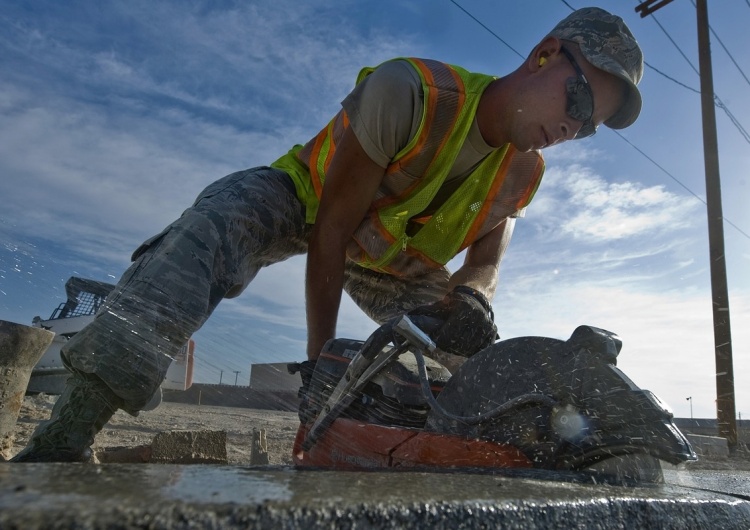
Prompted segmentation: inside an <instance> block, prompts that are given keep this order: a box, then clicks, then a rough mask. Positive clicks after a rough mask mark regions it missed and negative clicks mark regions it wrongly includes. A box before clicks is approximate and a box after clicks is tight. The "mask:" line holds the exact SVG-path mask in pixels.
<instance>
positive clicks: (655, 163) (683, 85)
mask: <svg viewBox="0 0 750 530" xmlns="http://www.w3.org/2000/svg"><path fill="white" fill-rule="evenodd" d="M560 1H561V2H562V3H563V4H565V5H566V6H567V7H569V8H570V9H571V11H575V8H573V7H572V6H571V5H570V4H569V3H568V2H567V1H566V0H560ZM746 1H747V2H748V5H750V0H746ZM450 2H451V3H452V4H453V5H455V6H456V7H458V8H459V9H460V10H461V11H463V12H464V13H466V15H468V16H469V18H471V19H472V20H474V21H475V22H476V23H477V24H479V25H480V26H482V27H483V28H484V29H485V30H487V31H488V32H489V33H490V34H492V35H493V36H494V37H495V38H496V39H498V40H499V41H500V42H502V43H503V44H504V45H505V46H507V47H508V48H509V49H511V50H512V51H514V52H515V53H516V54H517V55H518V56H519V57H521V58H522V59H523V58H524V56H523V55H521V53H519V52H518V51H517V50H516V49H515V48H513V47H512V46H511V45H510V44H508V43H507V42H505V41H504V40H503V39H502V38H500V36H498V35H497V34H496V33H495V32H494V31H492V30H491V29H490V28H488V27H487V26H486V25H484V24H483V23H482V22H481V21H480V20H479V19H477V18H476V17H475V16H474V15H472V14H471V13H470V12H469V11H467V10H466V9H464V7H463V6H461V5H460V4H459V3H458V2H457V1H456V0H450ZM651 18H652V19H653V20H654V21H655V22H656V23H657V24H659V27H660V28H662V31H663V32H664V33H665V34H666V35H667V37H668V38H669V40H670V41H672V43H673V44H674V45H675V47H676V48H677V50H678V51H679V52H680V53H681V54H682V56H683V57H685V60H686V61H687V62H688V64H690V66H691V67H692V68H693V70H695V67H694V66H693V64H692V63H691V62H690V59H688V58H687V56H686V55H685V54H684V53H683V52H682V50H681V49H680V47H679V46H678V45H677V43H676V42H675V41H674V40H673V39H672V37H671V36H670V35H669V34H668V33H667V31H666V30H665V29H664V28H663V27H662V25H661V24H660V23H659V22H658V21H657V20H656V18H655V17H654V16H652V17H651ZM644 62H645V61H644ZM646 64H647V65H648V63H646ZM648 66H650V67H651V68H652V69H654V70H655V71H657V72H658V73H660V74H661V75H663V76H664V77H666V78H667V79H670V80H672V81H674V82H675V83H677V84H679V85H681V86H682V87H684V88H687V89H688V90H691V91H693V92H696V93H697V94H700V91H698V90H695V89H693V88H690V87H689V86H687V85H685V84H683V83H680V82H679V81H677V80H675V79H673V78H671V77H669V76H668V75H666V74H665V73H663V72H661V71H659V70H657V69H656V68H654V67H653V66H651V65H648ZM696 72H697V73H698V75H699V76H700V73H699V72H698V71H697V70H696ZM714 104H715V105H716V106H717V107H719V108H721V109H722V110H723V111H724V112H726V113H727V116H729V119H730V120H731V121H732V123H733V124H734V125H735V127H737V128H738V130H739V131H740V133H741V134H742V135H743V136H744V137H745V139H746V140H747V141H748V143H750V135H748V133H747V131H745V129H744V128H743V127H742V126H741V125H740V124H739V122H738V121H737V119H736V118H735V117H734V115H732V114H731V112H730V111H729V109H728V108H727V106H726V105H724V103H723V102H721V100H720V99H719V98H718V96H716V94H714ZM613 132H614V133H615V134H617V136H619V137H620V138H622V139H623V140H624V141H625V142H626V143H627V144H628V145H630V146H631V147H632V148H633V149H635V150H636V151H637V152H638V153H640V154H641V156H643V157H644V158H646V160H648V161H649V162H651V163H652V164H654V165H655V166H656V167H657V168H659V169H660V170H661V171H662V172H663V173H664V174H666V175H667V176H668V177H669V178H671V179H672V180H674V181H675V182H676V183H677V184H679V185H680V186H681V187H682V188H684V189H685V190H686V191H687V192H688V193H690V194H691V195H692V196H693V197H695V198H697V199H698V200H699V201H701V202H702V203H703V204H706V201H705V200H704V199H702V198H701V197H700V196H699V195H697V194H696V193H695V192H694V191H692V190H691V189H690V188H689V187H687V186H686V185H685V184H683V183H682V182H681V181H680V180H679V179H678V178H677V177H675V176H674V175H672V174H671V173H670V172H669V171H667V170H666V169H665V168H664V167H663V166H661V165H660V164H658V163H657V162H656V160H654V159H653V158H651V157H650V156H648V155H647V154H646V153H645V152H644V151H643V150H642V149H640V148H639V147H637V146H636V145H635V144H634V143H632V142H631V141H630V140H628V139H627V138H625V137H624V136H623V135H622V134H621V133H620V132H619V131H616V130H614V129H613ZM724 221H725V222H726V223H727V224H728V225H730V226H732V227H733V228H735V229H736V230H737V231H738V232H739V233H740V234H742V235H743V236H745V237H746V238H748V239H750V235H748V234H747V233H746V232H745V231H743V230H742V229H740V228H739V227H738V226H737V225H735V224H734V223H733V222H731V221H730V220H729V219H727V218H726V217H724Z"/></svg>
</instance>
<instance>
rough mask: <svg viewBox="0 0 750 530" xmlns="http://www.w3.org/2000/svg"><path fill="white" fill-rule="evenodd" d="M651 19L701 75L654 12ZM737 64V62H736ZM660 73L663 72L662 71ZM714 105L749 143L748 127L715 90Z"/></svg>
mask: <svg viewBox="0 0 750 530" xmlns="http://www.w3.org/2000/svg"><path fill="white" fill-rule="evenodd" d="M693 7H695V3H693ZM651 19H652V20H653V21H654V22H656V25H657V26H659V28H660V29H661V30H662V32H663V33H664V35H666V36H667V38H668V39H669V41H670V42H671V43H672V44H673V45H674V47H675V48H677V51H678V52H680V55H682V57H683V58H684V59H685V60H686V61H687V63H688V64H689V65H690V68H692V69H693V71H694V72H695V73H696V74H698V77H700V75H701V74H700V72H699V71H698V69H697V68H696V67H695V66H694V65H693V63H692V62H691V61H690V59H689V58H688V56H687V55H685V52H683V51H682V48H680V46H679V45H678V44H677V43H676V42H675V40H674V39H673V38H672V36H671V35H670V34H669V32H668V31H667V30H666V29H665V28H664V26H662V25H661V22H659V20H658V19H657V18H656V15H653V14H652V15H651ZM709 27H710V26H709ZM711 31H712V32H713V29H712V30H711ZM713 33H714V34H715V32H713ZM722 46H724V44H723V43H722ZM724 49H725V50H726V47H725V48H724ZM726 51H727V54H729V51H728V50H726ZM729 57H730V58H731V59H732V61H734V58H733V57H732V56H731V55H729ZM735 64H737V63H736V62H735ZM737 68H739V65H737ZM740 72H741V73H742V75H743V76H744V75H745V74H744V72H742V70H741V69H740ZM660 73H661V72H660ZM667 77H668V76H667ZM669 79H671V78H669ZM746 79H747V78H746ZM675 82H676V81H675ZM678 84H680V85H682V83H678ZM682 86H686V85H682ZM698 93H699V94H700V92H698ZM714 105H715V106H716V107H718V108H720V109H721V110H723V111H724V113H725V114H726V115H727V116H728V117H729V121H730V122H731V123H732V125H734V127H735V128H736V129H737V130H738V131H739V133H740V135H742V138H743V139H744V140H745V141H746V142H747V143H750V134H748V132H747V130H746V129H745V128H744V127H743V126H742V124H741V123H740V121H739V120H738V119H737V118H736V117H735V116H734V114H732V111H730V110H729V107H728V106H727V105H726V104H724V102H723V101H722V100H721V98H720V97H719V96H718V95H717V94H716V92H715V91H714Z"/></svg>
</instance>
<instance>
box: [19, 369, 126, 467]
mask: <svg viewBox="0 0 750 530" xmlns="http://www.w3.org/2000/svg"><path fill="white" fill-rule="evenodd" d="M121 402H122V400H121V399H120V398H119V397H117V395H115V394H114V392H112V390H110V389H109V387H107V385H105V384H104V382H102V380H101V379H99V378H98V377H96V376H93V375H86V374H80V373H74V374H73V375H71V376H70V378H69V379H68V381H67V384H66V385H65V390H64V391H63V393H62V395H61V396H60V397H59V398H58V400H57V403H55V406H54V408H53V409H52V415H51V417H50V419H49V420H47V421H45V422H42V423H40V424H39V426H38V427H37V428H36V430H35V431H34V434H33V435H32V436H31V440H30V441H29V444H28V445H27V446H26V448H25V449H24V450H23V451H21V452H20V453H18V454H17V455H16V456H15V457H13V458H12V459H11V460H10V461H11V462H88V461H89V460H90V459H91V455H92V452H91V444H93V443H94V436H96V434H97V433H98V432H99V431H100V430H102V427H104V425H105V424H106V423H107V422H108V421H109V419H110V418H111V417H112V415H113V414H114V413H115V411H116V410H117V409H118V408H119V406H120V403H121Z"/></svg>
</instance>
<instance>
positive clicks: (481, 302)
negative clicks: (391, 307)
mask: <svg viewBox="0 0 750 530" xmlns="http://www.w3.org/2000/svg"><path fill="white" fill-rule="evenodd" d="M407 315H409V316H427V317H431V318H436V319H438V320H441V321H442V325H441V326H440V327H439V328H437V330H436V331H434V332H432V333H431V334H430V337H431V338H432V340H434V341H435V344H436V345H437V347H438V348H440V349H441V350H443V351H444V352H447V353H452V354H454V355H460V356H462V357H471V356H472V355H474V354H475V353H477V352H478V351H480V350H483V349H484V348H486V347H487V346H489V345H490V344H492V343H493V342H495V340H496V339H497V338H499V337H498V335H497V326H495V314H494V313H493V312H492V306H491V305H490V302H489V300H487V298H485V296H484V295H483V294H482V293H480V292H479V291H477V290H475V289H472V288H471V287H467V286H466V285H459V286H457V287H455V288H454V289H453V290H452V291H451V292H449V293H448V294H447V295H445V297H444V298H443V299H442V300H440V301H438V302H435V303H433V304H429V305H424V306H421V307H417V308H416V309H412V310H411V311H409V312H408V313H407Z"/></svg>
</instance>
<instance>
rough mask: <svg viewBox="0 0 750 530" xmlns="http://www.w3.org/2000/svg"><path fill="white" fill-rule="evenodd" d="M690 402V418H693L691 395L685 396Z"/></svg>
mask: <svg viewBox="0 0 750 530" xmlns="http://www.w3.org/2000/svg"><path fill="white" fill-rule="evenodd" d="M685 399H687V400H688V401H689V402H690V419H691V420H692V419H693V396H690V397H688V398H685Z"/></svg>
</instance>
